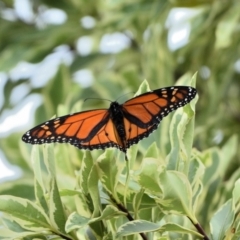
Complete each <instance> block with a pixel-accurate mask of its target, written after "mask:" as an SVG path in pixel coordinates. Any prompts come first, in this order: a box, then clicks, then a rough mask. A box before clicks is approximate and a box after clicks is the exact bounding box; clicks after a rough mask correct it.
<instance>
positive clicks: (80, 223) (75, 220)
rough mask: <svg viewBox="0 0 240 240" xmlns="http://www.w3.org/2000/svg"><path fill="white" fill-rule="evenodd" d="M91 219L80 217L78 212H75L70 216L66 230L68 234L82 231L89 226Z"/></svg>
mask: <svg viewBox="0 0 240 240" xmlns="http://www.w3.org/2000/svg"><path fill="white" fill-rule="evenodd" d="M90 219H91V218H86V217H84V216H81V215H79V214H78V213H76V212H73V213H72V214H70V216H69V217H68V219H67V222H66V227H65V230H66V232H67V233H69V232H70V231H72V230H74V229H80V228H82V227H84V226H86V225H88V222H89V221H90Z"/></svg>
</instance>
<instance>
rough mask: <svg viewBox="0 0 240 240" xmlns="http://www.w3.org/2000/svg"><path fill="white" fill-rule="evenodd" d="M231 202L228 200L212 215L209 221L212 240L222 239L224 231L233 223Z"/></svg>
mask: <svg viewBox="0 0 240 240" xmlns="http://www.w3.org/2000/svg"><path fill="white" fill-rule="evenodd" d="M234 215H235V214H234V210H233V200H232V199H230V200H228V201H227V202H226V203H225V204H224V205H223V206H222V207H221V208H220V209H218V211H217V212H216V213H215V214H214V216H213V217H212V219H211V221H210V230H211V234H212V239H213V240H221V239H224V236H225V233H226V231H227V230H228V229H229V228H230V227H231V225H232V223H233V221H234Z"/></svg>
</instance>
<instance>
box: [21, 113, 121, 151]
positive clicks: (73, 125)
mask: <svg viewBox="0 0 240 240" xmlns="http://www.w3.org/2000/svg"><path fill="white" fill-rule="evenodd" d="M22 140H23V141H24V142H27V143H31V144H43V143H51V142H60V143H65V142H67V143H70V144H72V145H74V146H76V147H78V148H82V149H90V150H92V149H98V148H106V147H114V146H116V147H119V148H121V142H120V141H119V137H118V134H117V132H116V128H115V126H114V125H113V122H112V120H111V119H110V115H109V111H108V110H107V109H99V110H90V111H85V112H79V113H74V114H72V115H66V116H62V117H59V118H55V119H52V120H50V121H47V122H45V123H43V124H40V125H38V126H36V127H34V128H33V129H31V130H29V131H28V132H26V133H25V134H24V135H23V137H22Z"/></svg>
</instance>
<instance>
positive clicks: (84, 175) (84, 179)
mask: <svg viewBox="0 0 240 240" xmlns="http://www.w3.org/2000/svg"><path fill="white" fill-rule="evenodd" d="M93 164H94V162H93V158H92V155H91V153H90V151H85V152H84V155H83V159H82V164H81V169H80V176H79V178H80V186H81V189H82V190H83V193H84V194H85V195H86V194H88V177H89V174H90V172H91V169H92V166H93Z"/></svg>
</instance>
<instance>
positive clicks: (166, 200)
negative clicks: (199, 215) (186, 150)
mask: <svg viewBox="0 0 240 240" xmlns="http://www.w3.org/2000/svg"><path fill="white" fill-rule="evenodd" d="M159 180H160V186H161V189H162V192H163V196H162V198H161V199H160V198H159V199H157V201H158V202H159V203H160V206H161V209H162V210H163V211H164V212H168V213H169V212H171V213H175V214H180V215H187V216H188V217H189V218H190V219H191V220H192V221H193V222H195V223H196V222H197V220H196V218H195V215H194V213H193V210H192V189H191V185H190V183H189V181H188V179H187V177H186V176H185V175H184V174H182V173H180V172H176V171H164V172H162V173H161V174H160V178H159Z"/></svg>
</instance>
